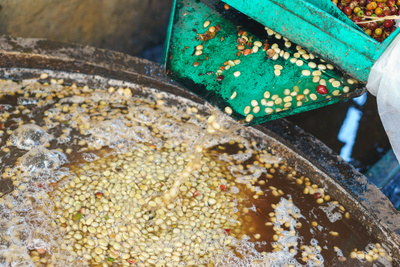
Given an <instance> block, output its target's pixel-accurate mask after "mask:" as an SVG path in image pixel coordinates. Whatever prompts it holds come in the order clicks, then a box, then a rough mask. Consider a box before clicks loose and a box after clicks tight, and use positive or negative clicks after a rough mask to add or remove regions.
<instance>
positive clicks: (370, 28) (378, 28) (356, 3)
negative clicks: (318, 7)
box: [332, 0, 400, 42]
mask: <svg viewBox="0 0 400 267" xmlns="http://www.w3.org/2000/svg"><path fill="white" fill-rule="evenodd" d="M332 2H333V3H334V4H335V5H336V6H337V7H338V8H339V9H340V10H341V11H343V12H344V13H345V14H346V15H347V16H348V17H349V18H350V19H351V20H352V21H354V22H355V23H356V24H358V22H362V21H369V20H370V19H368V18H365V16H368V17H387V16H393V15H395V16H397V15H400V0H332ZM358 26H360V27H361V28H362V29H363V30H364V31H365V32H366V33H367V34H368V35H369V36H371V37H372V38H374V39H375V40H377V41H378V42H383V40H385V39H386V38H387V37H388V36H389V35H390V34H391V33H392V32H393V31H395V30H396V27H395V22H394V20H393V19H385V20H381V21H377V22H375V21H371V22H369V23H366V24H358Z"/></svg>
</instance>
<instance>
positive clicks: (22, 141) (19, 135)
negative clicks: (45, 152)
mask: <svg viewBox="0 0 400 267" xmlns="http://www.w3.org/2000/svg"><path fill="white" fill-rule="evenodd" d="M51 139H52V136H51V135H49V134H48V133H47V132H46V131H45V130H44V129H43V128H42V127H40V126H38V125H36V124H25V125H22V126H20V127H18V129H16V130H15V131H13V133H12V134H11V136H10V141H11V144H12V145H13V146H16V147H18V148H19V149H25V150H29V149H32V148H33V147H37V146H43V145H45V144H46V143H48V142H49V141H50V140H51Z"/></svg>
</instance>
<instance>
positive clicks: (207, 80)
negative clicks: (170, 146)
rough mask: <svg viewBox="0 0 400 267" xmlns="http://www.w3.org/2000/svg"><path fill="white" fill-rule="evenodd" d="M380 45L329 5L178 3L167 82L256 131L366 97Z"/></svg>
mask: <svg viewBox="0 0 400 267" xmlns="http://www.w3.org/2000/svg"><path fill="white" fill-rule="evenodd" d="M398 32H399V29H397V30H396V31H395V32H394V33H392V34H391V35H390V36H389V37H388V38H387V39H386V40H385V41H384V42H383V43H379V42H377V41H375V40H374V39H372V38H371V37H369V36H368V35H367V34H366V33H364V32H363V31H362V30H361V29H360V28H359V27H358V26H357V25H356V24H354V23H353V22H352V21H351V20H350V19H348V18H347V16H346V15H344V14H343V13H342V12H341V11H340V10H339V9H337V8H336V7H335V6H334V5H333V4H332V3H331V1H330V0H309V1H305V0H291V1H287V0H274V1H272V0H262V1H250V0H249V1H244V0H223V1H218V0H197V1H193V0H175V3H174V6H173V11H172V15H171V20H170V25H169V31H168V38H167V40H168V41H167V42H166V48H165V57H164V61H165V64H166V70H167V74H168V75H169V76H170V77H171V78H172V79H174V80H175V81H177V82H178V83H180V84H181V85H183V86H184V87H186V88H187V89H189V90H190V91H192V92H194V93H195V94H197V95H199V96H201V97H202V98H204V99H205V100H207V101H208V102H210V103H211V104H212V105H214V106H217V107H218V108H220V109H221V110H223V111H225V112H226V113H228V114H229V115H231V116H233V117H234V118H235V119H237V120H238V121H242V122H244V123H246V124H257V123H262V122H264V121H268V120H273V119H277V118H280V117H285V116H288V115H292V114H296V113H299V112H303V111H308V110H311V109H315V108H319V107H323V106H326V105H329V104H333V103H337V102H340V101H343V100H346V99H349V98H352V97H355V96H358V95H360V94H362V93H363V92H364V91H365V88H364V86H365V85H364V84H365V83H366V82H367V80H368V75H369V71H370V69H371V67H372V65H373V64H374V62H375V61H376V60H377V59H378V57H379V56H380V55H381V54H382V53H383V51H385V49H386V48H387V47H388V45H389V44H390V43H391V42H392V41H393V39H394V38H395V36H396V35H397V34H398Z"/></svg>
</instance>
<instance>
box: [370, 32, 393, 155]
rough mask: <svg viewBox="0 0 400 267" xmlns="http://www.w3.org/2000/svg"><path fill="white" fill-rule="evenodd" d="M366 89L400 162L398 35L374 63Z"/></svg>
mask: <svg viewBox="0 0 400 267" xmlns="http://www.w3.org/2000/svg"><path fill="white" fill-rule="evenodd" d="M367 89H368V91H369V92H370V93H371V94H373V95H374V96H376V99H377V103H378V112H379V116H380V117H381V120H382V124H383V127H385V131H386V133H387V135H388V137H389V140H390V144H391V145H392V149H393V152H394V154H395V155H396V157H397V160H398V161H399V162H400V34H399V35H397V37H396V38H395V39H394V40H393V42H392V43H391V44H390V45H389V47H388V48H387V49H386V50H385V52H384V53H383V54H382V55H381V56H380V57H379V59H378V60H377V61H376V62H375V64H374V66H373V67H372V69H371V72H370V74H369V77H368V83H367Z"/></svg>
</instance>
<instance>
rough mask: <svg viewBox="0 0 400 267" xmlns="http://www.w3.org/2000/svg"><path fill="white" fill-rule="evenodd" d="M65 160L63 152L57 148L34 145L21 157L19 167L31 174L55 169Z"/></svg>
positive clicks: (65, 161)
mask: <svg viewBox="0 0 400 267" xmlns="http://www.w3.org/2000/svg"><path fill="white" fill-rule="evenodd" d="M67 162H68V160H67V157H66V156H65V154H64V153H62V152H60V151H58V150H48V149H46V148H44V147H36V148H33V149H32V150H30V151H29V152H27V153H26V154H25V155H23V156H22V157H21V160H20V167H21V168H22V170H24V171H26V172H28V173H32V174H33V173H40V172H45V171H49V170H54V169H57V168H58V167H60V166H61V165H62V164H65V163H67Z"/></svg>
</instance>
